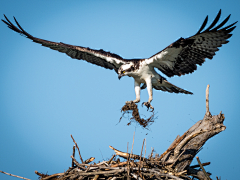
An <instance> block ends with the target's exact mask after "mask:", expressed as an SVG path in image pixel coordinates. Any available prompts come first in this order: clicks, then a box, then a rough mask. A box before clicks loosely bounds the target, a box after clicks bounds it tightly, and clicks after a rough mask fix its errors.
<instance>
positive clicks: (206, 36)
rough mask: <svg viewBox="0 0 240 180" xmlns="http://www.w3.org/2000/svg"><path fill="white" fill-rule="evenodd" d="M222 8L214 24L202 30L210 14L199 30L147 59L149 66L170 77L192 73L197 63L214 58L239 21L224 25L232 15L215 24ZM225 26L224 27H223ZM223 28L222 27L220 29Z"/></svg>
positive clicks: (200, 63)
mask: <svg viewBox="0 0 240 180" xmlns="http://www.w3.org/2000/svg"><path fill="white" fill-rule="evenodd" d="M220 15H221V10H220V11H219V13H218V15H217V17H216V18H215V20H214V21H213V22H212V24H211V25H210V26H209V27H208V28H207V29H206V30H204V31H202V30H203V29H204V28H205V26H206V24H207V21H208V16H207V17H206V19H205V20H204V22H203V24H202V26H201V28H200V29H199V31H198V32H197V33H196V34H195V35H194V36H191V37H189V38H187V39H184V38H180V39H178V40H177V41H175V42H174V43H172V44H171V45H169V46H168V47H166V48H165V49H164V50H162V51H160V52H159V53H157V54H155V55H153V56H152V57H150V58H148V59H146V60H145V61H146V63H147V64H149V66H153V67H156V68H158V69H159V70H160V71H162V72H163V73H164V74H166V75H167V76H168V77H172V76H174V75H178V76H181V75H184V74H188V73H192V72H193V71H195V70H196V69H197V64H198V65H202V63H203V62H204V61H205V58H208V59H212V58H213V56H214V55H215V52H216V51H218V47H221V46H222V44H226V43H228V40H227V39H228V38H230V37H231V36H232V34H230V32H232V31H233V30H234V29H235V27H236V26H234V25H235V24H236V23H237V22H235V23H233V24H230V25H229V26H226V27H223V26H224V25H225V24H226V22H227V21H228V19H229V18H230V15H229V16H228V17H227V18H226V19H225V20H223V21H222V22H221V23H220V24H219V25H217V26H215V25H216V24H217V22H218V20H219V18H220ZM222 27H223V28H222ZM220 28H222V29H220Z"/></svg>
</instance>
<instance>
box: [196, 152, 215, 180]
mask: <svg viewBox="0 0 240 180" xmlns="http://www.w3.org/2000/svg"><path fill="white" fill-rule="evenodd" d="M196 159H197V161H198V164H199V166H200V167H201V169H202V171H203V173H204V174H205V176H206V178H207V179H208V180H211V179H210V177H209V176H208V174H207V172H206V171H205V169H204V167H203V165H202V163H201V161H200V160H199V157H198V156H197V157H196Z"/></svg>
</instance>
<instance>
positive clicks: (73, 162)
mask: <svg viewBox="0 0 240 180" xmlns="http://www.w3.org/2000/svg"><path fill="white" fill-rule="evenodd" d="M75 147H76V146H75V145H73V154H72V156H73V157H75ZM72 167H74V161H73V159H72Z"/></svg>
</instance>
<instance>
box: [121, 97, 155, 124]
mask: <svg viewBox="0 0 240 180" xmlns="http://www.w3.org/2000/svg"><path fill="white" fill-rule="evenodd" d="M130 111H132V117H131V118H130V122H129V123H128V124H127V125H128V126H129V125H130V124H131V122H132V121H133V120H135V121H136V122H137V123H139V124H140V126H142V127H143V128H147V127H148V126H149V125H150V124H152V123H153V122H154V120H153V118H154V111H153V110H152V111H151V112H152V115H151V116H150V117H149V118H147V119H144V118H141V117H140V115H139V111H138V106H137V104H136V103H134V102H133V101H130V102H127V103H126V104H125V105H124V106H123V107H122V109H121V112H123V114H122V117H123V116H124V115H125V113H130ZM122 117H121V118H120V120H119V121H121V119H122Z"/></svg>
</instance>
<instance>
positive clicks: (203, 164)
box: [190, 162, 210, 168]
mask: <svg viewBox="0 0 240 180" xmlns="http://www.w3.org/2000/svg"><path fill="white" fill-rule="evenodd" d="M209 164H210V162H206V163H202V166H207V165H209ZM197 167H200V165H198V164H197V165H194V166H190V168H197Z"/></svg>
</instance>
